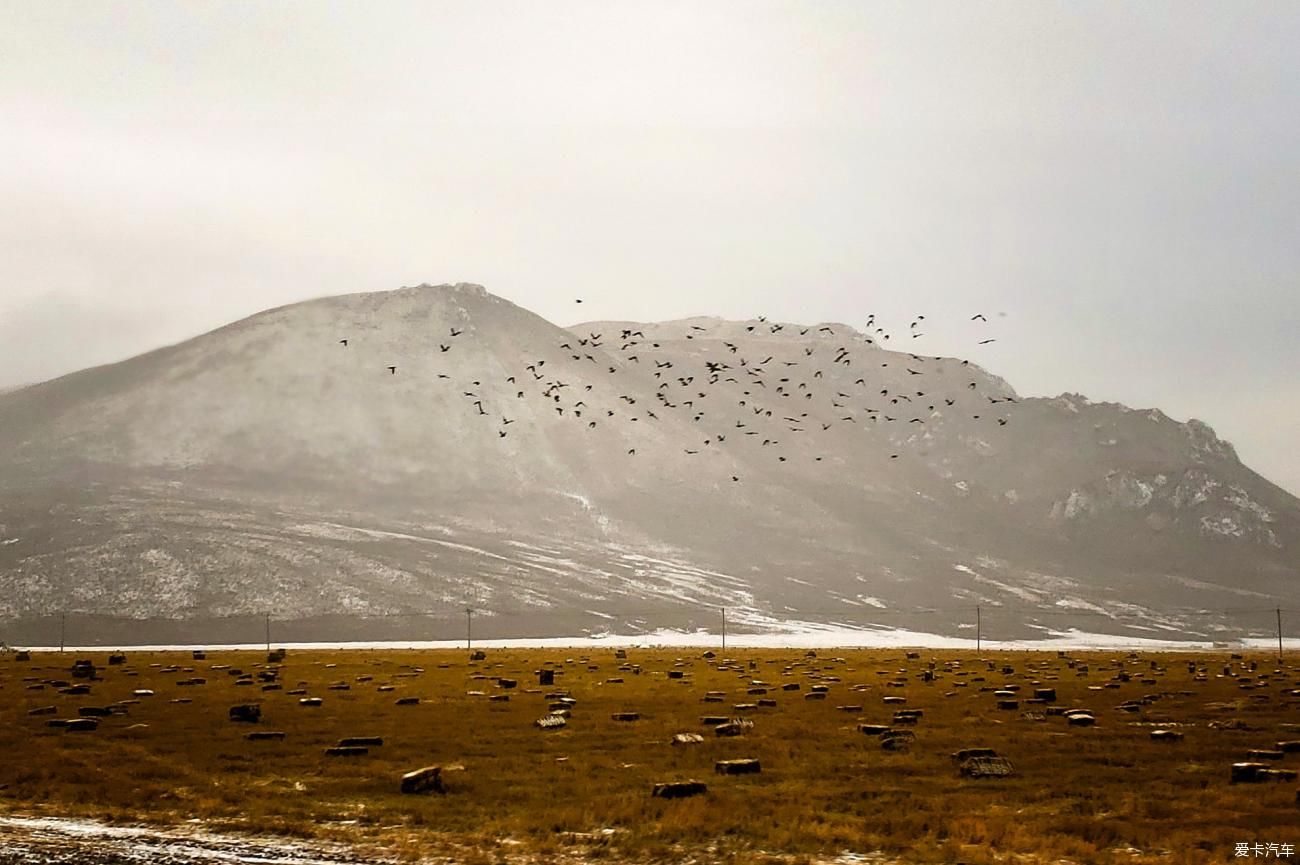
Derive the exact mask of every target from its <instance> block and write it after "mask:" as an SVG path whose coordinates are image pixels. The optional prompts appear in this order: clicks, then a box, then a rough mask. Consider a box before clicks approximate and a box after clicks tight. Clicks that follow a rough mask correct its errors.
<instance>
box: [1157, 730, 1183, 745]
mask: <svg viewBox="0 0 1300 865" xmlns="http://www.w3.org/2000/svg"><path fill="white" fill-rule="evenodd" d="M1150 735H1151V741H1153V742H1181V741H1183V734H1182V733H1180V732H1179V731H1177V730H1152V731H1151V734H1150Z"/></svg>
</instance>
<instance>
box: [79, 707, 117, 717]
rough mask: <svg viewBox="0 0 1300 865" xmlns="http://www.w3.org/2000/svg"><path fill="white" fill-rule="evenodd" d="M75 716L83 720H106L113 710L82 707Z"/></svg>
mask: <svg viewBox="0 0 1300 865" xmlns="http://www.w3.org/2000/svg"><path fill="white" fill-rule="evenodd" d="M77 714H78V715H80V716H81V717H83V718H107V717H108V716H109V715H111V714H113V710H112V709H110V708H108V707H107V706H82V707H81V708H80V709H78V710H77Z"/></svg>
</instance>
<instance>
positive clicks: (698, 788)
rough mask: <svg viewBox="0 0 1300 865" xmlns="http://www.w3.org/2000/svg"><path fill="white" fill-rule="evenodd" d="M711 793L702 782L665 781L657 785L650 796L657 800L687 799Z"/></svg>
mask: <svg viewBox="0 0 1300 865" xmlns="http://www.w3.org/2000/svg"><path fill="white" fill-rule="evenodd" d="M707 792H709V788H708V786H707V785H706V784H705V783H704V782H702V781H665V782H662V783H659V784H655V785H654V787H652V788H651V790H650V795H651V796H652V797H654V798H657V799H685V798H687V797H689V796H702V795H704V794H705V793H707Z"/></svg>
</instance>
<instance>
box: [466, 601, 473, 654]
mask: <svg viewBox="0 0 1300 865" xmlns="http://www.w3.org/2000/svg"><path fill="white" fill-rule="evenodd" d="M473 633H474V608H473V607H466V608H465V648H467V649H469V648H473V645H474V640H473Z"/></svg>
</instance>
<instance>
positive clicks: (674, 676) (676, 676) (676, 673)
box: [668, 670, 686, 679]
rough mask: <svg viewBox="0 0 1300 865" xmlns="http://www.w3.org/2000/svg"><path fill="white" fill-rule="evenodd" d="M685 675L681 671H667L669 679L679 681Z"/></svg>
mask: <svg viewBox="0 0 1300 865" xmlns="http://www.w3.org/2000/svg"><path fill="white" fill-rule="evenodd" d="M685 675H686V674H685V673H684V672H682V671H681V670H669V671H668V678H670V679H681V678H683V677H685Z"/></svg>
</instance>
